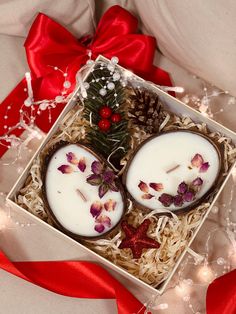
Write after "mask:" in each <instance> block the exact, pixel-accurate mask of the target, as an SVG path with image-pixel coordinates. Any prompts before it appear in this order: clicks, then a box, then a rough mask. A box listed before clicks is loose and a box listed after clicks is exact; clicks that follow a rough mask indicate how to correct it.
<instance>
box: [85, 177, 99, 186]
mask: <svg viewBox="0 0 236 314" xmlns="http://www.w3.org/2000/svg"><path fill="white" fill-rule="evenodd" d="M86 181H87V182H88V183H89V184H91V185H100V184H101V183H102V179H101V176H100V175H98V174H91V175H90V176H89V177H88V178H87V179H86Z"/></svg>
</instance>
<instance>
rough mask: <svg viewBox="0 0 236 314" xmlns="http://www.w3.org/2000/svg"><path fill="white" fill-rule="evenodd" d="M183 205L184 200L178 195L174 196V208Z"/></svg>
mask: <svg viewBox="0 0 236 314" xmlns="http://www.w3.org/2000/svg"><path fill="white" fill-rule="evenodd" d="M183 203H184V200H183V196H182V195H180V194H177V195H175V196H174V205H175V206H182V205H183Z"/></svg>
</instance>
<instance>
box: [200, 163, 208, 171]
mask: <svg viewBox="0 0 236 314" xmlns="http://www.w3.org/2000/svg"><path fill="white" fill-rule="evenodd" d="M209 167H210V164H209V162H204V163H203V164H202V165H201V168H200V170H199V172H206V171H207V170H208V168H209Z"/></svg>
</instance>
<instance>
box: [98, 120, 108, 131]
mask: <svg viewBox="0 0 236 314" xmlns="http://www.w3.org/2000/svg"><path fill="white" fill-rule="evenodd" d="M98 127H99V129H100V130H101V131H103V132H107V131H108V130H109V129H110V127H111V122H110V121H109V120H107V119H101V120H100V121H99V122H98Z"/></svg>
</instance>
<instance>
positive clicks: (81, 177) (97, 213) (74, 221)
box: [44, 144, 124, 237]
mask: <svg viewBox="0 0 236 314" xmlns="http://www.w3.org/2000/svg"><path fill="white" fill-rule="evenodd" d="M103 175H104V176H106V177H105V179H104V178H103ZM114 177H115V175H114V174H113V172H111V170H109V169H108V168H107V167H106V166H105V164H104V163H102V162H101V160H100V159H98V158H97V157H96V155H94V154H93V153H92V152H91V151H90V150H88V149H87V148H85V147H84V146H81V145H78V144H69V145H65V146H62V147H60V148H59V149H57V150H56V151H55V152H54V153H53V155H52V156H51V158H50V160H49V163H48V164H47V169H46V174H45V180H44V181H45V182H44V194H45V199H46V201H47V203H48V209H49V211H50V212H51V214H52V216H53V217H52V218H54V220H56V221H57V222H59V224H60V225H61V226H62V227H63V228H65V229H66V230H68V231H69V232H72V233H74V234H75V235H78V236H85V237H95V236H99V235H101V234H104V233H105V232H107V231H109V230H110V229H112V228H113V227H114V226H115V225H116V224H117V223H118V222H119V221H120V219H121V217H122V214H123V211H124V201H123V196H122V193H121V192H120V190H119V188H118V186H117V183H116V182H115V180H116V179H115V180H114ZM90 178H91V180H90ZM104 180H105V181H107V182H108V184H106V187H105V190H104V189H103V190H100V189H101V186H102V182H104ZM112 184H113V186H112ZM110 186H111V188H110Z"/></svg>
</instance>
